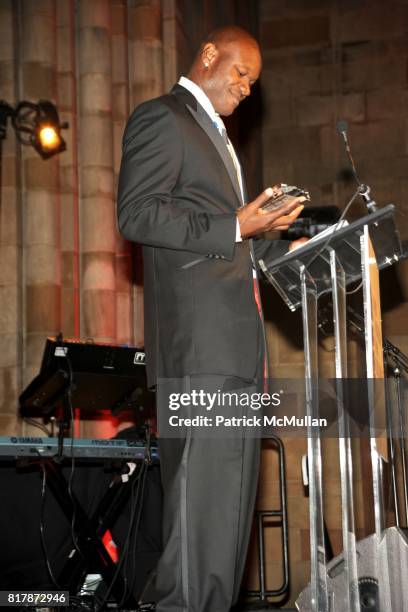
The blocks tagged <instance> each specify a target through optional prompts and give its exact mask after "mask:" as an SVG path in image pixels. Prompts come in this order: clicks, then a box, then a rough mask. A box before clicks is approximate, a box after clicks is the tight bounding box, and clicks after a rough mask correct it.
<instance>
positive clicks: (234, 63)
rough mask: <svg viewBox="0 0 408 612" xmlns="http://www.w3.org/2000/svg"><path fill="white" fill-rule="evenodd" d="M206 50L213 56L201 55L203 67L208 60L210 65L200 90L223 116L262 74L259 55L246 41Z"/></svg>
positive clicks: (250, 43)
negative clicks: (202, 56)
mask: <svg viewBox="0 0 408 612" xmlns="http://www.w3.org/2000/svg"><path fill="white" fill-rule="evenodd" d="M209 51H212V52H213V53H212V54H211V53H210V54H207V56H204V64H205V61H207V59H209V62H208V63H209V65H208V68H206V69H205V78H204V80H203V81H202V83H201V87H202V89H203V90H204V91H205V93H206V94H207V96H208V97H209V99H210V100H211V102H212V105H213V106H214V108H215V110H216V112H217V113H219V114H220V115H223V116H224V117H225V116H228V115H231V114H232V113H233V112H234V110H235V109H236V108H237V106H238V104H239V103H240V102H242V100H243V99H244V98H246V97H247V96H249V94H250V93H251V87H252V85H253V84H254V83H255V81H256V80H257V79H258V77H259V73H260V72H261V67H262V62H261V55H260V52H259V49H258V47H257V45H256V44H255V43H253V42H251V41H246V40H243V41H241V42H235V43H229V44H227V45H224V46H222V47H220V48H216V47H214V46H213V49H209Z"/></svg>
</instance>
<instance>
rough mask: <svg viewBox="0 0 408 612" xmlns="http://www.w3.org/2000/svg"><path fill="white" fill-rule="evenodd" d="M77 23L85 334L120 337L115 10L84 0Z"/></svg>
mask: <svg viewBox="0 0 408 612" xmlns="http://www.w3.org/2000/svg"><path fill="white" fill-rule="evenodd" d="M77 7H78V22H77V37H78V39H77V40H78V48H77V58H78V79H79V82H78V91H79V105H78V115H79V117H78V119H79V120H78V130H79V131H78V162H79V168H80V173H79V193H80V228H81V234H80V244H81V336H82V338H89V337H91V338H93V339H94V340H99V341H105V342H111V341H114V340H115V339H116V296H115V289H116V283H115V247H116V221H115V213H114V189H113V141H112V77H111V73H112V63H111V14H110V3H109V2H108V0H99V1H98V2H94V1H92V0H81V2H79V3H78V4H77Z"/></svg>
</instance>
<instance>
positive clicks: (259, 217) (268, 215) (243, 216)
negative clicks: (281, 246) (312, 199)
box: [237, 187, 305, 238]
mask: <svg viewBox="0 0 408 612" xmlns="http://www.w3.org/2000/svg"><path fill="white" fill-rule="evenodd" d="M276 189H277V188H272V187H268V189H265V191H263V192H262V193H261V194H260V195H259V196H258V197H257V198H256V199H255V200H253V201H252V202H250V203H249V204H247V205H246V206H243V207H242V208H240V209H239V210H238V212H237V217H238V221H239V227H240V230H241V236H242V238H249V237H250V236H256V235H257V234H262V233H263V232H269V231H271V230H287V229H288V227H289V226H290V225H291V224H292V223H293V222H294V220H295V219H296V218H297V217H298V216H299V214H300V213H301V211H302V210H303V208H304V206H303V204H302V202H304V200H305V198H304V197H303V196H300V197H299V198H296V199H295V200H293V202H289V203H288V204H286V205H284V206H282V207H281V208H279V210H274V211H269V212H267V211H264V210H262V208H261V206H262V205H263V204H265V203H266V202H267V201H268V200H270V199H271V197H272V196H273V195H274V194H276V193H277V192H276Z"/></svg>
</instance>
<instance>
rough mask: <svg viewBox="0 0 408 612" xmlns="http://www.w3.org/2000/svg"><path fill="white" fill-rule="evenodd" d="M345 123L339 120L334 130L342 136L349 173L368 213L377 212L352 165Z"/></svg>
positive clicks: (367, 188)
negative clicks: (350, 172) (348, 163)
mask: <svg viewBox="0 0 408 612" xmlns="http://www.w3.org/2000/svg"><path fill="white" fill-rule="evenodd" d="M347 127H348V126H347V122H346V121H344V120H340V121H338V122H337V123H336V129H337V131H338V133H339V134H340V136H342V138H343V141H344V148H345V149H346V153H347V157H348V160H349V162H350V167H351V171H352V173H353V176H354V179H355V181H356V183H357V185H358V188H359V194H360V195H361V197H362V198H363V200H364V203H365V205H366V207H367V210H368V212H369V213H373V212H375V211H376V210H377V204H376V203H375V202H374V200H373V199H372V197H371V196H370V191H371V190H370V187H369V186H368V185H365V184H364V183H362V182H361V181H360V179H359V177H358V174H357V170H356V166H355V164H354V160H353V156H352V154H351V148H350V144H349V141H348V138H347Z"/></svg>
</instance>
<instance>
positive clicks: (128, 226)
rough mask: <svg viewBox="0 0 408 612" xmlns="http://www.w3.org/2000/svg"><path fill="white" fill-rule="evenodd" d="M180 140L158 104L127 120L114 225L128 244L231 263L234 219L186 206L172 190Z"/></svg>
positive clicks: (148, 105) (169, 113) (166, 109)
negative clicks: (187, 253) (191, 253)
mask: <svg viewBox="0 0 408 612" xmlns="http://www.w3.org/2000/svg"><path fill="white" fill-rule="evenodd" d="M183 156H184V150H183V140H182V135H181V133H180V128H179V126H178V125H177V118H176V117H175V115H174V112H173V111H172V109H170V108H169V107H168V106H167V105H166V104H165V103H163V102H161V101H160V100H153V101H150V102H148V103H145V104H142V105H141V106H139V107H138V108H137V109H136V110H135V111H134V113H133V114H132V116H131V117H130V119H129V122H128V124H127V127H126V130H125V134H124V139H123V155H122V162H121V168H120V175H119V187H118V224H119V229H120V232H121V233H122V234H123V236H124V237H125V238H127V239H128V240H132V241H134V242H138V243H140V244H144V245H149V246H156V247H162V248H169V249H176V250H186V251H192V252H195V253H198V254H200V255H204V256H210V257H211V256H213V255H214V254H216V255H217V256H219V257H221V258H225V259H227V260H232V259H233V256H234V249H235V229H236V215H235V214H234V213H233V212H232V213H226V214H209V213H207V212H205V211H203V210H202V208H200V207H197V210H194V207H193V206H191V205H190V206H187V205H186V203H185V202H183V201H182V200H181V199H180V198H177V197H174V195H173V191H174V189H175V187H176V185H177V181H178V177H179V175H180V172H181V171H182V167H183Z"/></svg>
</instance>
